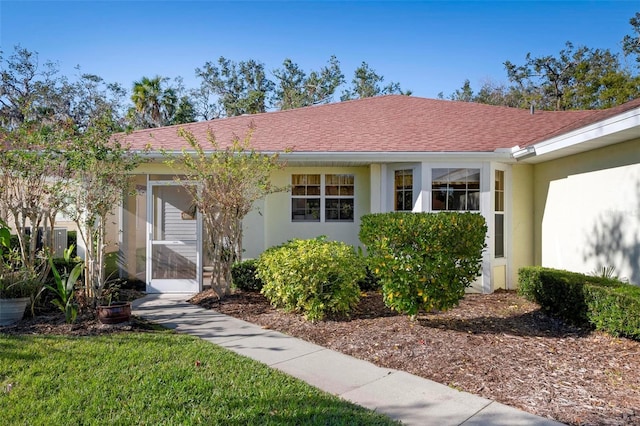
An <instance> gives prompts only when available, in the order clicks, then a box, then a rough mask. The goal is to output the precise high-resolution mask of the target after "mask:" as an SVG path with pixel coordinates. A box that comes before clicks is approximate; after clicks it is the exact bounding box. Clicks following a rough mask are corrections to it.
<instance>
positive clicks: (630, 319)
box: [518, 267, 640, 339]
mask: <svg viewBox="0 0 640 426" xmlns="http://www.w3.org/2000/svg"><path fill="white" fill-rule="evenodd" d="M518 280H519V292H520V294H521V295H523V296H524V297H526V298H527V299H529V300H531V301H534V302H536V303H538V304H539V305H540V308H541V309H542V310H543V311H544V312H546V313H547V314H549V315H552V316H556V317H559V318H562V319H563V320H565V321H567V322H569V323H572V324H574V325H578V326H581V327H589V328H595V329H597V330H602V331H605V332H607V333H609V334H612V335H614V336H626V337H630V338H633V339H640V287H638V286H634V285H630V284H626V283H623V282H621V281H619V280H616V279H613V278H608V277H593V276H588V275H584V274H579V273H576V272H568V271H561V270H557V269H551V268H542V267H526V268H521V269H520V270H519V271H518Z"/></svg>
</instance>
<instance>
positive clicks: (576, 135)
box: [514, 108, 640, 156]
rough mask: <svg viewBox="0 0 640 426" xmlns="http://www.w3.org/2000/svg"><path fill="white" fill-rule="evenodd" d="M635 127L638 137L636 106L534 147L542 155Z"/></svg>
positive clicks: (639, 125) (639, 115)
mask: <svg viewBox="0 0 640 426" xmlns="http://www.w3.org/2000/svg"><path fill="white" fill-rule="evenodd" d="M634 128H637V129H638V137H640V108H634V109H632V110H629V111H626V112H624V113H622V114H618V115H615V116H613V117H610V118H607V119H605V120H603V121H599V122H596V123H593V124H590V125H588V126H585V127H581V128H579V129H576V130H573V131H571V132H569V133H565V134H563V135H560V136H556V137H554V138H551V139H549V140H546V141H542V142H538V143H536V144H534V145H533V147H534V149H535V153H536V155H537V156H542V155H545V154H550V153H553V152H556V151H560V150H562V149H567V148H572V147H576V146H577V145H580V144H583V143H586V142H590V141H594V140H596V139H600V138H604V137H606V136H610V135H613V134H615V133H619V132H623V131H629V130H632V129H634ZM614 142H615V141H613V142H612V143H614ZM514 155H515V154H514Z"/></svg>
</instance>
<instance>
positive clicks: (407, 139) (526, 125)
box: [124, 95, 626, 152]
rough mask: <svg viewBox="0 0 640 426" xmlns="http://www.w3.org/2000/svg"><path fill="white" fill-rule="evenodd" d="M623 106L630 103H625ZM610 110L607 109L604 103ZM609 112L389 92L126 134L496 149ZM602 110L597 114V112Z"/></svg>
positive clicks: (321, 148)
mask: <svg viewBox="0 0 640 426" xmlns="http://www.w3.org/2000/svg"><path fill="white" fill-rule="evenodd" d="M625 105H626V104H625ZM607 111H608V110H607ZM607 111H562V112H549V111H536V112H535V113H534V114H531V113H530V112H529V111H528V110H522V109H515V108H507V107H497V106H490V105H483V104H476V103H468V102H454V101H445V100H435V99H425V98H417V97H411V96H403V95H388V96H379V97H374V98H366V99H360V100H354V101H347V102H339V103H333V104H327V105H319V106H313V107H306V108H299V109H294V110H287V111H277V112H267V113H263V114H255V115H250V116H240V117H230V118H224V119H217V120H211V121H203V122H198V123H191V124H186V125H181V126H170V127H162V128H157V129H147V130H139V131H136V132H133V133H131V134H129V135H125V136H124V141H125V142H126V143H130V144H131V146H132V148H134V149H143V148H144V147H146V146H147V144H149V145H150V146H151V147H152V148H153V149H154V150H159V149H169V150H179V149H182V148H186V147H187V145H186V143H185V141H184V140H183V139H182V138H180V137H179V136H178V135H177V130H178V128H179V127H183V128H185V129H186V130H188V131H190V132H192V133H193V134H194V135H195V136H196V137H197V138H198V140H200V141H201V142H202V141H204V140H205V138H206V135H207V130H208V129H210V130H211V131H213V133H214V134H215V136H216V138H217V140H218V142H219V143H220V144H221V145H223V146H224V144H226V143H227V142H228V141H230V140H231V139H232V137H233V136H234V135H238V136H240V137H243V136H244V135H245V134H246V132H247V130H248V129H249V127H250V126H253V127H254V134H253V137H252V139H251V143H252V145H253V146H254V148H256V149H257V150H259V151H283V150H285V149H292V150H293V151H294V152H491V151H494V150H495V149H497V148H511V147H513V146H516V145H519V146H526V145H528V144H531V143H534V142H537V141H539V140H541V139H544V138H546V137H548V136H549V135H552V134H555V133H557V132H558V131H561V132H563V131H568V130H567V129H572V128H575V126H576V125H577V123H585V122H590V121H594V120H596V119H598V118H599V117H600V115H603V114H604V113H605V112H607ZM598 114H600V115H598Z"/></svg>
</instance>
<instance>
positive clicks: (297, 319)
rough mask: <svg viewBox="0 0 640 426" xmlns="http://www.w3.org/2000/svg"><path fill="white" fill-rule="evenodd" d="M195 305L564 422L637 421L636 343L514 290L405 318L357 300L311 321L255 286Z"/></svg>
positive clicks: (639, 371) (374, 300) (639, 374)
mask: <svg viewBox="0 0 640 426" xmlns="http://www.w3.org/2000/svg"><path fill="white" fill-rule="evenodd" d="M191 301H192V303H196V304H199V305H202V306H204V307H207V308H210V309H214V310H216V311H218V312H221V313H224V314H227V315H230V316H234V317H237V318H241V319H243V320H246V321H249V322H252V323H254V324H258V325H261V326H262V327H265V328H268V329H273V330H277V331H281V332H283V333H286V334H288V335H291V336H295V337H298V338H302V339H305V340H308V341H310V342H313V343H316V344H318V345H321V346H324V347H327V348H330V349H333V350H336V351H339V352H342V353H345V354H348V355H351V356H354V357H356V358H360V359H364V360H367V361H370V362H372V363H374V364H376V365H379V366H382V367H387V368H394V369H398V370H403V371H406V372H409V373H412V374H415V375H418V376H422V377H425V378H427V379H431V380H434V381H436V382H439V383H443V384H446V385H448V386H450V387H452V388H455V389H458V390H462V391H466V392H470V393H473V394H476V395H480V396H482V397H485V398H489V399H492V400H495V401H499V402H501V403H503V404H507V405H510V406H512V407H516V408H519V409H522V410H524V411H528V412H530V413H533V414H537V415H539V416H543V417H548V418H552V419H555V420H558V421H560V422H563V423H567V424H571V425H633V424H637V425H640V342H638V341H633V340H629V339H624V338H615V337H611V336H608V335H606V334H603V333H599V332H590V331H588V330H582V329H579V328H575V327H570V326H567V325H565V324H563V323H562V322H561V321H558V320H555V319H553V318H550V317H548V316H546V315H545V314H543V313H542V312H540V310H539V307H538V306H537V305H535V304H533V303H530V302H528V301H526V300H525V299H523V298H521V297H519V296H518V295H517V294H515V293H514V292H496V293H494V294H491V295H477V294H474V295H471V294H470V295H467V296H466V297H465V298H464V299H463V300H462V301H461V303H460V306H458V307H457V308H455V309H452V310H450V311H448V312H445V313H435V314H428V315H421V316H418V318H417V319H415V320H411V319H409V318H408V317H406V316H403V315H397V314H395V313H394V312H392V311H390V310H389V309H388V308H386V307H385V306H384V304H383V302H382V298H381V296H380V294H378V293H376V292H370V293H368V294H367V295H366V296H365V297H363V298H362V300H361V302H360V304H359V306H358V308H357V309H356V310H355V312H353V313H352V315H351V318H349V319H345V318H333V319H329V320H325V321H321V322H316V323H311V322H308V321H305V320H304V319H303V318H302V317H301V316H299V315H296V314H288V313H283V312H281V311H278V310H276V309H274V308H273V307H271V306H270V305H269V303H268V301H267V300H266V299H265V298H264V296H262V295H261V294H259V293H252V292H243V291H237V292H235V293H234V294H233V295H231V296H230V297H228V298H226V299H225V300H223V301H218V300H217V298H216V297H215V295H214V294H213V293H209V292H204V293H201V294H199V295H197V296H196V297H194V298H193V299H192V300H191Z"/></svg>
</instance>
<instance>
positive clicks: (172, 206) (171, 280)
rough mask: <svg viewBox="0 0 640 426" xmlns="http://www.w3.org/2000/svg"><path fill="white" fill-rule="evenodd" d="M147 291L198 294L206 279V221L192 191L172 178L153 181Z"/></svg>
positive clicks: (150, 187)
mask: <svg viewBox="0 0 640 426" xmlns="http://www.w3.org/2000/svg"><path fill="white" fill-rule="evenodd" d="M147 194H148V197H149V198H148V204H147V206H148V211H147V214H148V218H149V220H148V229H147V235H148V244H147V293H197V292H199V291H200V290H201V288H202V286H201V284H200V283H201V282H202V266H201V262H202V260H201V259H202V256H201V253H202V250H201V244H200V241H201V238H200V236H201V234H202V232H201V230H202V221H201V218H200V215H199V213H198V212H197V211H196V209H195V207H194V203H193V197H192V196H191V193H190V192H189V191H187V189H185V188H184V187H183V186H182V184H177V183H175V182H171V181H168V182H167V181H162V182H151V181H150V182H149V188H148V191H147Z"/></svg>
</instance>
